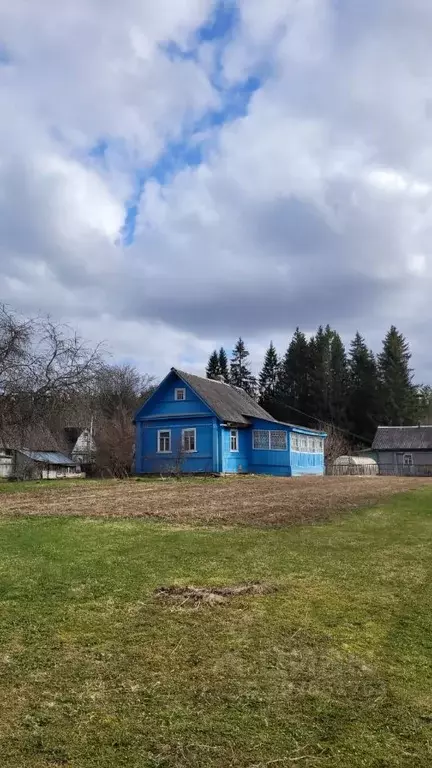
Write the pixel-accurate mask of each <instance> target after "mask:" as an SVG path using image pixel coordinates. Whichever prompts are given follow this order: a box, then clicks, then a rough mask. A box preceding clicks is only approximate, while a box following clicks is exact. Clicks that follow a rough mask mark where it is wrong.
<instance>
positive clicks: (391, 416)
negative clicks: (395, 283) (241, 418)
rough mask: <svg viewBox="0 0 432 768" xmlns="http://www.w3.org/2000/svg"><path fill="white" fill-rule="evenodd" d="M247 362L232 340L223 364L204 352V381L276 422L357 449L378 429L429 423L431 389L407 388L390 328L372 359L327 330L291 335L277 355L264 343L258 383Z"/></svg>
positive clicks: (360, 346) (403, 354)
mask: <svg viewBox="0 0 432 768" xmlns="http://www.w3.org/2000/svg"><path fill="white" fill-rule="evenodd" d="M249 357H250V355H249V351H248V349H247V347H246V345H245V342H244V341H243V339H242V338H239V339H238V341H237V343H236V345H235V347H234V349H233V352H232V356H231V359H230V361H229V360H228V355H227V353H226V351H225V349H224V348H223V347H221V348H220V350H219V351H218V350H214V352H212V354H211V355H210V358H209V361H208V365H207V371H206V372H207V376H208V378H218V377H222V378H223V380H224V381H225V382H227V383H230V384H232V385H234V386H237V387H242V388H243V389H245V390H246V392H248V393H249V394H250V395H251V396H252V397H254V398H255V399H257V400H258V401H259V403H260V404H261V405H262V406H263V407H264V408H265V409H266V410H267V411H268V412H269V413H270V414H271V415H272V416H273V417H274V418H276V419H279V420H280V421H287V422H293V423H296V424H299V425H301V426H305V427H312V428H315V429H316V428H318V427H323V428H328V427H330V426H331V427H333V428H335V429H337V430H340V432H341V433H344V434H345V435H346V437H347V439H349V441H350V443H351V444H353V445H355V444H358V445H363V446H366V445H370V443H371V442H372V440H373V437H374V434H375V431H376V428H377V426H378V425H382V426H399V425H400V426H409V425H411V424H417V423H419V422H420V421H421V422H422V423H428V422H429V421H430V418H429V417H430V415H432V407H431V404H432V389H431V388H430V387H428V386H423V385H419V384H416V383H415V381H414V372H413V370H412V368H411V367H410V361H411V352H410V347H409V344H408V342H407V340H406V338H405V337H404V336H403V335H402V334H401V333H400V332H399V331H398V330H397V329H396V328H395V327H394V326H392V327H391V328H390V329H389V331H388V333H387V334H386V336H385V338H384V340H383V343H382V348H381V351H380V352H379V353H378V354H375V353H374V352H372V350H371V349H370V348H369V347H368V345H367V343H366V340H365V339H364V337H363V336H361V334H360V333H356V335H355V337H354V338H353V340H352V342H351V344H350V346H349V349H346V348H345V346H344V344H343V342H342V339H341V336H340V335H339V333H337V331H335V330H333V329H332V328H330V326H329V325H327V326H326V327H325V328H324V327H322V326H320V327H319V328H318V330H317V332H316V333H315V334H314V335H313V336H312V337H310V338H308V337H307V336H306V335H305V333H303V331H301V330H300V329H299V328H297V329H296V331H295V333H294V335H293V337H292V339H291V342H290V344H289V346H288V348H287V350H286V351H285V352H284V354H283V355H280V354H278V352H277V350H276V348H275V346H274V344H273V343H272V342H270V345H269V347H268V349H267V352H266V354H265V358H264V361H263V365H262V368H261V372H260V374H259V376H258V378H257V377H255V376H254V375H253V373H252V371H251V366H250V360H249Z"/></svg>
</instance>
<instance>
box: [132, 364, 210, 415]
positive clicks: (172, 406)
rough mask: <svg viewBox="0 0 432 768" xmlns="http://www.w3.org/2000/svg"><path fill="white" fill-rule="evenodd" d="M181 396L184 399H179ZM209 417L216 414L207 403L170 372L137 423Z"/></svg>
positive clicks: (148, 402)
mask: <svg viewBox="0 0 432 768" xmlns="http://www.w3.org/2000/svg"><path fill="white" fill-rule="evenodd" d="M180 391H181V395H180ZM180 396H181V398H182V399H178V398H179V397H180ZM209 415H211V416H213V415H214V413H213V411H212V410H211V408H209V406H208V405H207V403H205V402H204V400H203V399H202V398H201V397H199V395H197V393H196V392H195V391H194V389H193V388H192V387H191V386H190V384H188V383H186V382H185V381H183V379H182V378H181V377H180V376H178V374H177V373H176V372H175V371H170V373H169V374H168V376H166V377H165V379H164V380H163V381H162V382H161V384H160V385H159V387H158V388H157V390H156V391H155V392H154V393H153V394H152V395H151V397H150V398H149V399H148V400H147V401H146V402H145V403H144V405H143V406H142V407H141V408H140V410H139V411H138V413H137V415H136V417H135V421H150V420H152V419H159V418H166V419H170V418H179V417H180V418H182V417H192V416H197V417H202V416H209Z"/></svg>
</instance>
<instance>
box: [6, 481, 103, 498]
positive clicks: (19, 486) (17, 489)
mask: <svg viewBox="0 0 432 768" xmlns="http://www.w3.org/2000/svg"><path fill="white" fill-rule="evenodd" d="M89 482H92V481H88V480H83V479H78V478H77V479H76V480H75V479H74V478H68V479H66V480H18V481H16V482H15V481H7V480H2V481H0V494H1V493H21V492H23V491H46V490H50V489H55V488H71V487H72V486H74V485H75V486H76V485H77V484H79V485H82V484H83V483H89Z"/></svg>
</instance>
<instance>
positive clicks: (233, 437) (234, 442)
mask: <svg viewBox="0 0 432 768" xmlns="http://www.w3.org/2000/svg"><path fill="white" fill-rule="evenodd" d="M230 450H231V451H238V431H237V429H232V430H231V433H230Z"/></svg>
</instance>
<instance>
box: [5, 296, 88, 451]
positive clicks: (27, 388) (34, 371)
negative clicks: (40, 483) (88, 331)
mask: <svg viewBox="0 0 432 768" xmlns="http://www.w3.org/2000/svg"><path fill="white" fill-rule="evenodd" d="M100 366H101V347H100V345H99V346H97V347H96V348H92V347H90V346H89V345H88V344H87V343H86V342H85V341H83V339H81V338H80V337H79V336H78V335H77V334H76V333H75V332H74V331H73V330H72V329H70V328H69V327H68V326H66V325H62V324H56V323H54V322H53V321H52V320H51V318H49V317H35V318H23V317H21V316H19V315H18V314H17V313H15V312H13V311H12V310H10V309H9V308H8V307H6V306H5V305H0V440H1V441H2V442H3V443H4V444H7V443H8V442H11V441H12V442H20V443H21V444H25V437H26V435H27V434H28V433H29V432H35V431H37V430H38V429H39V428H40V429H44V430H46V428H47V426H48V425H49V423H50V420H51V419H53V417H55V416H56V415H58V414H59V413H60V411H61V410H62V409H63V408H64V407H66V406H67V404H68V403H69V402H70V401H71V400H73V399H74V398H75V397H76V396H77V394H78V393H79V392H82V391H83V390H84V389H86V388H89V387H90V385H91V382H92V381H93V380H94V378H95V375H96V373H97V371H98V370H99V368H100ZM54 420H55V419H54Z"/></svg>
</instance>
